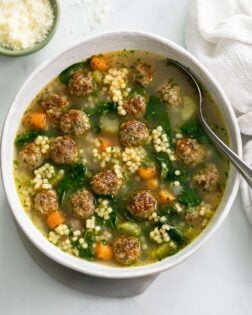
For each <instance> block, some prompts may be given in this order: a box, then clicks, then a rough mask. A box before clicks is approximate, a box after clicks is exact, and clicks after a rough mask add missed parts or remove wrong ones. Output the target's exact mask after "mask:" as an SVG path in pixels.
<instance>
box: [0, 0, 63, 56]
mask: <svg viewBox="0 0 252 315" xmlns="http://www.w3.org/2000/svg"><path fill="white" fill-rule="evenodd" d="M59 11H60V10H59V2H58V1H57V0H19V1H16V0H1V1H0V55H5V56H13V57H16V56H24V55H29V54H32V53H34V52H36V51H38V50H39V49H41V48H43V47H44V46H45V45H46V44H48V42H49V41H50V40H51V39H52V38H53V36H54V34H55V31H56V29H57V26H58V21H59V13H60V12H59Z"/></svg>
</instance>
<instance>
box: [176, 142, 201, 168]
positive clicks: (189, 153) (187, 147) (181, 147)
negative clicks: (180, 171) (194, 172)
mask: <svg viewBox="0 0 252 315" xmlns="http://www.w3.org/2000/svg"><path fill="white" fill-rule="evenodd" d="M176 154H177V156H178V158H179V159H180V160H181V161H182V162H183V163H184V164H185V165H188V166H195V165H197V164H199V163H201V162H202V161H203V160H204V159H205V157H206V152H205V149H204V147H203V146H202V145H201V144H199V143H198V141H197V140H195V139H191V138H183V139H179V140H177V142H176Z"/></svg>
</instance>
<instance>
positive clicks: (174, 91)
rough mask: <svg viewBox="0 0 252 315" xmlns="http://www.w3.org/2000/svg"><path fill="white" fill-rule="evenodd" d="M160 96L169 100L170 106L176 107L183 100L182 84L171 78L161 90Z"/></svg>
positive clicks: (159, 91)
mask: <svg viewBox="0 0 252 315" xmlns="http://www.w3.org/2000/svg"><path fill="white" fill-rule="evenodd" d="M158 95H159V96H160V98H161V99H162V100H163V101H165V102H167V103H168V104H169V105H170V106H172V107H175V106H177V105H179V104H181V102H182V98H181V89H180V86H179V85H178V84H177V83H175V82H174V81H173V80H169V81H168V82H167V83H166V84H164V85H163V86H162V87H161V88H160V89H159V90H158Z"/></svg>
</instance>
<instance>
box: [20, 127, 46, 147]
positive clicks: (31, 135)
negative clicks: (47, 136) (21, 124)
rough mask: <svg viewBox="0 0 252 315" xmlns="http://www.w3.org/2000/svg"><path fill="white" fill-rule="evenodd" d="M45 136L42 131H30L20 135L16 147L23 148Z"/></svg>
mask: <svg viewBox="0 0 252 315" xmlns="http://www.w3.org/2000/svg"><path fill="white" fill-rule="evenodd" d="M40 135H43V132H42V131H38V130H36V131H30V132H27V133H24V134H20V135H18V136H17V137H16V139H15V145H16V146H22V145H24V144H26V143H29V142H32V141H33V140H35V139H36V138H37V136H40Z"/></svg>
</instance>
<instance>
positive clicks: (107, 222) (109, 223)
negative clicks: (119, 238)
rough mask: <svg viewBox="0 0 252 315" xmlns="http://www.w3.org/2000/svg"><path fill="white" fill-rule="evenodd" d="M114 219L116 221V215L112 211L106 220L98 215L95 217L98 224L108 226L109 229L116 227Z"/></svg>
mask: <svg viewBox="0 0 252 315" xmlns="http://www.w3.org/2000/svg"><path fill="white" fill-rule="evenodd" d="M116 221H117V215H116V213H115V212H114V211H113V212H111V213H110V215H109V219H108V220H104V219H102V218H100V217H96V222H97V224H98V225H101V226H106V227H109V228H111V230H115V229H116Z"/></svg>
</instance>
